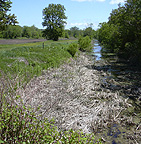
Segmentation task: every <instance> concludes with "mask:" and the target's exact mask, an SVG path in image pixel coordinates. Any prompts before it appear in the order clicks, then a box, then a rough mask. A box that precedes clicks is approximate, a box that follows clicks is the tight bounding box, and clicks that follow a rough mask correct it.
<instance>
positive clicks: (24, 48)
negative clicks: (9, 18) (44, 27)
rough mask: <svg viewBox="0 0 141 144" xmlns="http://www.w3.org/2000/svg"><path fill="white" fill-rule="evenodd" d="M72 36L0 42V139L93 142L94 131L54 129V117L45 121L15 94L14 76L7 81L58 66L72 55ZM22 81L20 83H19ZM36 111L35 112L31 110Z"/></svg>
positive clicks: (39, 143)
mask: <svg viewBox="0 0 141 144" xmlns="http://www.w3.org/2000/svg"><path fill="white" fill-rule="evenodd" d="M76 42H77V41H76V40H67V41H66V40H65V41H58V42H53V41H47V42H45V43H44V48H43V43H42V42H40V43H27V44H14V45H0V72H1V71H2V73H4V74H3V75H1V76H2V79H1V83H2V85H1V86H2V87H1V88H0V93H1V96H0V133H1V135H0V143H2V144H3V143H17V144H18V143H19V144H32V143H33V144H34V143H37V144H44V143H48V144H49V143H56V144H60V143H62V144H84V143H86V144H93V143H101V142H100V141H99V142H98V141H97V142H96V141H95V137H94V134H84V133H83V132H82V131H73V130H69V131H65V132H62V131H61V132H58V130H57V127H55V126H54V121H48V120H47V119H45V118H43V117H42V116H41V115H39V116H37V115H36V114H37V111H38V109H37V110H36V111H34V110H33V109H32V108H31V107H27V106H25V105H24V103H23V102H22V99H21V98H20V96H17V95H15V91H16V89H17V79H14V82H13V83H11V81H10V79H9V78H10V77H11V78H12V79H13V77H18V78H19V79H20V81H21V79H22V82H27V83H28V81H29V80H30V79H31V78H32V77H33V76H35V75H37V76H38V75H40V74H41V73H42V70H46V69H48V68H50V67H58V66H60V64H62V63H63V62H64V61H66V60H67V59H68V58H70V57H71V56H72V55H71V54H70V53H69V52H68V48H70V43H76ZM21 85H22V84H21ZM35 113H36V114H35Z"/></svg>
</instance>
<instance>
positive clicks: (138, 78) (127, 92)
mask: <svg viewBox="0 0 141 144" xmlns="http://www.w3.org/2000/svg"><path fill="white" fill-rule="evenodd" d="M101 50H102V47H101V46H100V45H99V44H98V41H95V44H94V49H93V52H94V55H93V56H94V69H96V70H98V71H104V72H106V74H107V75H106V76H103V84H104V85H105V88H106V89H110V90H112V91H113V92H114V91H120V93H121V96H122V97H124V98H128V99H129V102H130V104H131V105H132V107H129V108H127V110H125V114H126V115H128V116H129V117H130V118H131V117H132V119H133V122H134V123H135V124H137V125H138V124H140V122H141V121H140V118H141V103H140V101H141V70H140V69H139V68H137V67H134V66H128V65H127V63H125V62H121V61H120V60H119V59H118V58H117V56H116V55H115V54H114V53H106V54H105V53H102V51H101ZM113 79H114V81H115V83H113V82H112V80H113ZM130 128H131V129H132V126H131V127H130ZM130 128H129V127H128V130H129V129H130ZM123 129H124V130H123ZM128 130H127V129H126V128H123V127H121V126H120V125H119V124H113V126H111V127H109V128H107V130H105V133H106V134H105V136H106V137H110V139H111V140H112V141H111V143H112V144H117V143H116V140H117V138H118V137H122V139H123V138H124V137H123V135H124V134H125V135H126V133H127V131H128ZM129 131H130V130H129ZM129 131H128V132H129ZM102 135H103V134H102Z"/></svg>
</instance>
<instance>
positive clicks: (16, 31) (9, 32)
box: [2, 25, 22, 39]
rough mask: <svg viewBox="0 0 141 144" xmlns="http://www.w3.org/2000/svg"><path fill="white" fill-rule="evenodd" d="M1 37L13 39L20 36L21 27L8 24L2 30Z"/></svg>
mask: <svg viewBox="0 0 141 144" xmlns="http://www.w3.org/2000/svg"><path fill="white" fill-rule="evenodd" d="M2 35H3V36H2V37H3V38H6V39H9V38H10V39H13V38H17V37H21V36H22V27H20V26H12V25H8V26H7V27H6V29H5V30H4V31H3V32H2Z"/></svg>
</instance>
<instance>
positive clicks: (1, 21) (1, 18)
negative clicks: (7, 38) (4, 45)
mask: <svg viewBox="0 0 141 144" xmlns="http://www.w3.org/2000/svg"><path fill="white" fill-rule="evenodd" d="M11 4H12V2H11V1H10V0H0V30H4V29H5V28H6V26H7V25H9V24H12V25H15V24H16V23H18V22H17V19H16V16H15V15H14V14H13V15H11V14H7V12H8V11H10V8H11Z"/></svg>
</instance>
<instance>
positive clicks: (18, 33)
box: [0, 25, 42, 39]
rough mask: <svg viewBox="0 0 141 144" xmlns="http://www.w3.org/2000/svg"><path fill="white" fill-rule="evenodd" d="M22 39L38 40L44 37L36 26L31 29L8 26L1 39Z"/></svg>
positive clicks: (0, 33) (0, 36) (0, 35)
mask: <svg viewBox="0 0 141 144" xmlns="http://www.w3.org/2000/svg"><path fill="white" fill-rule="evenodd" d="M22 37H25V38H35V39H38V38H39V37H42V30H41V29H38V28H36V27H35V26H34V25H33V26H31V27H28V26H23V27H21V26H19V25H15V26H14V25H8V26H7V27H6V29H5V30H3V31H2V32H0V38H5V39H14V38H22Z"/></svg>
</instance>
